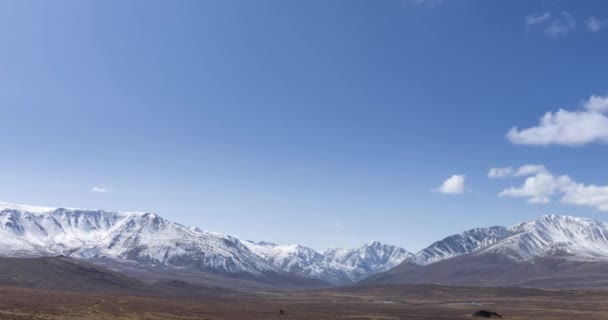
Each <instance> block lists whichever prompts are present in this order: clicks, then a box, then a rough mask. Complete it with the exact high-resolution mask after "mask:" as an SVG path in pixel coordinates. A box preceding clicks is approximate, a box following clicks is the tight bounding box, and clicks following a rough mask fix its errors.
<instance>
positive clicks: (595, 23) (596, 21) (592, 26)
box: [585, 17, 608, 32]
mask: <svg viewBox="0 0 608 320" xmlns="http://www.w3.org/2000/svg"><path fill="white" fill-rule="evenodd" d="M607 22H608V21H607V20H603V19H600V18H597V17H589V18H588V19H587V20H585V24H586V25H587V29H588V30H589V31H591V32H598V31H600V30H601V29H602V28H603V27H605V26H606V23H607Z"/></svg>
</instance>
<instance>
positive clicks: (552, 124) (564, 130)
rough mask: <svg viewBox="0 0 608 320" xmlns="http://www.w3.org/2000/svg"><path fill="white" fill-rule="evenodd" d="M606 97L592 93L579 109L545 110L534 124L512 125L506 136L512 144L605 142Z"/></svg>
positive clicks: (607, 127) (607, 131) (607, 124)
mask: <svg viewBox="0 0 608 320" xmlns="http://www.w3.org/2000/svg"><path fill="white" fill-rule="evenodd" d="M606 113H608V96H591V97H590V98H589V99H588V100H587V101H584V102H583V103H582V108H581V110H577V111H568V110H564V109H560V110H558V111H557V112H555V113H553V112H547V113H546V114H545V115H544V116H543V117H542V118H541V119H540V121H539V123H538V125H537V126H536V127H531V128H528V129H522V130H519V129H518V128H517V127H513V128H511V130H509V132H508V133H507V138H508V139H509V140H510V141H511V142H512V143H515V144H524V145H543V146H544V145H551V144H558V145H568V146H580V145H584V144H587V143H593V142H608V116H607V115H606Z"/></svg>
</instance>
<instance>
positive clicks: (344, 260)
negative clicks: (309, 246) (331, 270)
mask: <svg viewBox="0 0 608 320" xmlns="http://www.w3.org/2000/svg"><path fill="white" fill-rule="evenodd" d="M324 255H325V257H326V260H327V261H328V262H329V264H330V265H331V266H334V267H336V268H339V269H341V270H344V271H345V272H346V273H347V274H348V277H349V279H350V280H352V281H353V282H357V281H359V280H361V279H363V278H366V277H368V276H370V275H372V274H376V273H378V272H384V271H386V270H389V269H391V268H393V267H395V266H396V265H398V264H400V263H401V262H403V260H405V259H407V258H410V257H412V256H413V254H412V253H410V252H408V251H407V250H405V249H403V248H400V247H397V246H392V245H387V244H382V243H380V242H378V241H373V242H371V243H368V244H366V245H364V246H363V247H361V248H358V249H351V250H345V249H329V250H327V251H326V252H325V254H324Z"/></svg>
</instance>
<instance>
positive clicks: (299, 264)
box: [245, 241, 412, 285]
mask: <svg viewBox="0 0 608 320" xmlns="http://www.w3.org/2000/svg"><path fill="white" fill-rule="evenodd" d="M245 245H246V246H248V247H249V248H250V249H251V251H253V252H255V253H256V254H258V255H259V256H261V257H263V258H264V259H266V261H268V262H269V263H271V264H272V265H274V266H276V267H277V268H279V269H281V270H284V271H287V272H292V273H295V274H298V275H301V276H305V277H311V278H316V279H321V280H324V281H327V282H330V283H332V284H336V285H347V284H352V283H355V282H357V281H359V280H361V279H363V278H366V277H368V276H370V275H373V274H376V273H378V272H382V271H386V270H388V269H390V268H392V267H394V266H396V265H397V264H399V263H400V262H402V261H403V260H405V259H406V258H408V257H410V256H412V254H411V253H409V252H407V251H406V250H405V249H403V248H399V247H396V246H391V245H386V244H382V243H380V242H372V243H369V244H366V245H364V246H363V247H361V248H358V249H343V248H335V249H329V250H327V251H326V252H324V253H319V252H317V251H315V250H313V249H311V248H307V247H304V246H301V245H276V244H274V243H268V242H258V243H256V242H253V241H247V242H245Z"/></svg>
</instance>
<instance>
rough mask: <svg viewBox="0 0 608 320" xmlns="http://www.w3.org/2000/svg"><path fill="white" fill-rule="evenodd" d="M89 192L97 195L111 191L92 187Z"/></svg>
mask: <svg viewBox="0 0 608 320" xmlns="http://www.w3.org/2000/svg"><path fill="white" fill-rule="evenodd" d="M90 191H91V192H97V193H108V192H112V190H110V189H106V188H102V187H93V188H91V190H90Z"/></svg>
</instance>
